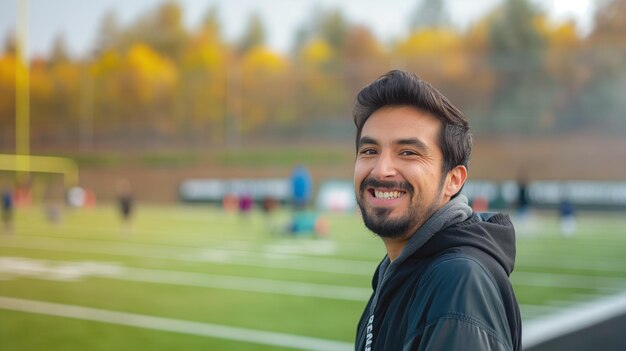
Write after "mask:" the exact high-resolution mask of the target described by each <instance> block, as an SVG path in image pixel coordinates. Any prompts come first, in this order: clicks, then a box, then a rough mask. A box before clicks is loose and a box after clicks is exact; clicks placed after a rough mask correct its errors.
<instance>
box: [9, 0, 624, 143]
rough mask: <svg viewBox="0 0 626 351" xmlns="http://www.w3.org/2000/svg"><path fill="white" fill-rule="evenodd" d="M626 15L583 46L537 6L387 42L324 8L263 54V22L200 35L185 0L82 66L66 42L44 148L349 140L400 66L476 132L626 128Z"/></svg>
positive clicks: (41, 60)
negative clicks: (363, 93) (363, 105)
mask: <svg viewBox="0 0 626 351" xmlns="http://www.w3.org/2000/svg"><path fill="white" fill-rule="evenodd" d="M428 3H430V2H428ZM443 10H445V8H441V6H440V8H438V11H443ZM419 13H420V12H419V11H418V12H417V14H418V15H419ZM625 13H626V1H625V0H613V1H606V2H603V3H601V5H599V6H598V7H597V9H596V13H595V16H594V19H595V23H594V27H593V29H592V30H591V32H590V33H588V34H585V35H583V34H581V33H580V32H579V31H578V30H577V28H576V27H575V25H574V24H573V23H570V22H564V23H553V22H550V21H549V20H548V18H547V16H546V14H545V13H542V12H541V11H540V10H538V9H537V8H535V7H534V6H533V5H532V3H530V2H529V1H527V0H507V1H504V2H503V4H502V5H501V6H500V7H498V8H497V9H495V10H494V11H493V12H491V13H489V14H487V15H486V16H485V17H484V18H482V19H481V20H479V21H477V22H475V23H474V24H473V25H471V26H470V27H469V28H466V29H464V30H459V29H455V28H452V27H450V26H449V24H448V23H447V22H444V21H443V20H442V21H441V22H440V23H437V22H433V21H429V22H428V23H426V22H424V21H423V20H421V19H420V17H419V16H418V15H416V17H415V18H412V20H411V21H410V22H411V23H412V27H411V30H410V31H409V32H407V33H406V35H404V36H402V37H399V38H395V39H394V40H392V41H390V42H381V41H380V40H379V39H378V38H377V37H376V36H375V35H374V34H373V33H372V32H371V30H370V29H369V28H367V27H364V26H362V25H355V24H352V23H350V22H349V21H348V20H347V19H346V18H345V17H344V16H343V14H342V13H341V12H339V11H336V10H330V11H327V10H319V11H318V13H317V14H315V16H312V20H311V21H310V23H305V24H303V26H302V28H301V30H300V31H299V34H298V35H297V36H296V40H295V42H294V45H293V50H292V52H290V53H280V52H277V51H275V50H272V49H270V48H269V47H267V46H266V45H265V34H264V29H263V23H262V21H261V20H260V18H259V17H258V16H253V17H252V18H250V21H249V25H248V30H247V31H246V33H244V35H243V37H242V38H241V40H240V41H238V42H227V41H226V40H225V39H224V37H223V35H222V33H221V31H220V23H219V20H218V12H217V9H216V8H211V9H210V10H209V11H208V13H207V14H206V16H205V18H204V20H203V21H202V23H201V25H200V26H199V27H198V28H194V29H193V30H189V29H187V28H185V26H184V25H183V22H182V9H181V8H180V7H179V6H178V5H176V4H175V3H172V2H168V3H165V4H162V5H160V6H159V7H157V8H156V9H155V10H153V11H151V12H149V13H147V14H145V15H144V16H143V17H141V18H139V19H138V20H137V21H136V22H135V23H132V24H130V25H128V26H125V27H122V26H120V25H119V24H118V22H117V19H116V17H115V14H113V13H110V14H108V15H107V16H105V17H104V18H103V20H102V23H101V26H100V33H99V36H98V40H97V42H96V43H94V50H93V52H92V53H91V54H89V55H86V56H85V57H81V58H75V57H69V56H68V55H67V53H66V50H65V47H64V44H63V39H62V38H59V40H57V42H56V43H55V44H54V46H53V49H52V50H51V52H50V54H49V55H47V56H46V57H37V58H33V59H32V60H31V62H30V102H31V111H30V113H31V121H32V123H31V125H32V127H31V138H32V142H33V144H34V145H65V146H70V147H71V146H76V145H80V146H81V147H82V148H85V149H90V148H94V147H96V146H98V147H102V148H106V147H110V146H114V145H120V144H122V145H136V146H140V145H147V146H152V145H165V146H172V145H178V146H186V147H188V146H197V147H204V146H207V145H215V146H226V145H231V144H233V143H234V144H238V143H241V142H242V141H244V140H249V139H252V140H263V141H266V140H277V139H280V140H285V139H289V140H291V139H294V138H301V139H311V140H332V139H346V138H347V139H351V138H352V133H353V132H352V125H351V123H352V122H351V117H350V111H351V105H352V99H353V97H354V95H355V93H356V92H357V91H358V90H359V89H360V88H361V87H363V86H364V85H365V84H367V83H368V82H369V81H371V80H372V79H375V78H376V77H378V76H379V75H381V74H382V73H384V72H386V71H387V70H389V69H393V68H400V69H406V70H410V71H412V72H415V73H417V74H418V75H420V76H422V77H423V78H424V79H426V80H428V81H430V82H431V83H432V84H433V85H434V86H436V87H437V88H439V89H440V90H442V91H443V92H444V94H446V95H447V96H449V97H450V98H451V100H452V101H453V102H454V103H455V104H457V105H458V106H459V107H461V109H463V110H464V111H466V113H467V114H468V116H469V117H470V119H471V120H472V125H473V126H474V129H475V131H476V132H477V133H498V134H505V135H507V134H537V133H539V134H550V133H562V132H564V131H572V130H580V129H584V128H591V129H595V130H604V131H613V132H615V131H621V132H622V133H623V132H624V131H625V130H626V102H625V101H626V100H625V99H623V97H622V96H621V95H623V92H624V88H626V67H625V66H624V57H626V25H625V23H626V19H624V18H623V16H624V14H625ZM620 16H621V17H620ZM429 18H442V19H443V18H445V16H443V15H441V16H438V17H437V16H430V17H429ZM420 21H421V22H420ZM420 23H422V25H420ZM14 47H15V46H14V44H13V39H12V38H11V37H10V36H7V40H6V43H5V47H4V49H3V50H2V53H1V54H0V148H2V149H4V150H11V148H12V145H14V141H13V140H14V123H15V121H14V119H15V69H16V68H15V66H16V53H15V48H14ZM87 141H88V142H87Z"/></svg>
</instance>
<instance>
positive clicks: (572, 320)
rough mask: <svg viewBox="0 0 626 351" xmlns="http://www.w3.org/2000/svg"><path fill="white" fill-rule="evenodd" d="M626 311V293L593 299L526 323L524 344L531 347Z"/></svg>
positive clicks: (523, 337) (523, 335)
mask: <svg viewBox="0 0 626 351" xmlns="http://www.w3.org/2000/svg"><path fill="white" fill-rule="evenodd" d="M624 313H626V293H621V294H619V295H615V296H611V297H608V298H604V299H600V300H596V301H592V302H589V303H585V304H582V305H579V306H577V307H574V308H570V309H567V310H562V311H561V312H557V313H555V314H552V315H549V316H546V317H543V318H538V319H534V320H532V321H530V322H528V323H526V324H525V325H524V328H523V332H522V345H523V346H524V347H525V348H530V347H533V346H536V345H539V344H541V343H543V342H546V341H549V340H552V339H555V338H558V337H560V336H563V335H567V334H569V333H572V332H576V331H578V330H582V329H585V328H588V327H590V326H593V325H594V324H597V323H601V322H603V321H606V320H609V319H611V318H614V317H617V316H620V315H622V314H624Z"/></svg>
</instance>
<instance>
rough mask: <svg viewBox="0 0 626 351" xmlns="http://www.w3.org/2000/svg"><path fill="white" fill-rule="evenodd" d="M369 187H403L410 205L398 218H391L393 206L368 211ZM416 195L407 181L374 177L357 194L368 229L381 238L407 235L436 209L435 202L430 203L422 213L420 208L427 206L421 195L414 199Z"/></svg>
mask: <svg viewBox="0 0 626 351" xmlns="http://www.w3.org/2000/svg"><path fill="white" fill-rule="evenodd" d="M368 187H374V188H390V189H402V190H404V191H406V194H405V196H408V198H409V205H408V207H407V210H406V212H405V213H404V214H402V215H401V216H400V217H398V218H389V215H390V214H391V212H392V211H393V209H392V208H386V207H374V208H371V209H370V210H369V212H368V209H366V208H365V201H364V197H365V191H366V189H367V188H368ZM441 190H442V187H441V186H440V188H439V191H438V193H437V198H438V197H439V195H440V194H441ZM414 197H415V191H414V189H413V186H411V184H409V183H406V182H388V181H377V180H374V179H372V178H367V179H365V180H364V181H363V182H362V183H361V186H360V187H359V194H358V196H357V204H358V205H359V208H360V209H361V216H362V217H363V222H364V224H365V226H366V227H367V229H369V230H371V231H372V232H374V233H375V234H377V235H378V236H380V237H381V238H392V239H393V238H400V237H403V236H406V235H408V234H410V233H409V231H412V230H413V231H414V230H417V228H418V227H419V226H421V225H422V224H423V223H424V222H425V221H426V220H427V219H428V217H430V216H431V215H432V214H433V213H434V212H435V211H436V208H435V203H432V204H428V207H427V208H424V211H423V212H422V213H419V211H418V208H419V207H420V206H425V205H426V204H425V203H424V200H423V198H422V197H421V196H418V198H416V199H415V201H412V200H413V199H414Z"/></svg>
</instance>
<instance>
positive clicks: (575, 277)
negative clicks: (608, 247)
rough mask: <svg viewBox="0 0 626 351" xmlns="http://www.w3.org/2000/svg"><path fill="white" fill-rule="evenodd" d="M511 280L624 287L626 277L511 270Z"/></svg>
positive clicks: (562, 285)
mask: <svg viewBox="0 0 626 351" xmlns="http://www.w3.org/2000/svg"><path fill="white" fill-rule="evenodd" d="M511 281H512V282H513V284H516V285H525V286H543V287H554V288H569V289H615V290H623V289H624V287H626V278H620V277H604V276H587V275H579V274H557V273H538V272H519V271H517V272H513V274H512V275H511Z"/></svg>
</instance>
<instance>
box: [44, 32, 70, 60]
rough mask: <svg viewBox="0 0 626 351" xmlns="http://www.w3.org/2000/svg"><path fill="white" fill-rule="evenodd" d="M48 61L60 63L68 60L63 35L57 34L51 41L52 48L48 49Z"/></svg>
mask: <svg viewBox="0 0 626 351" xmlns="http://www.w3.org/2000/svg"><path fill="white" fill-rule="evenodd" d="M49 57H50V59H49V60H50V63H51V64H53V65H54V64H60V63H64V62H68V61H69V59H70V56H69V54H68V53H67V45H66V44H65V37H63V35H57V36H56V37H55V38H54V39H53V41H52V50H51V51H50V55H49Z"/></svg>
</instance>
